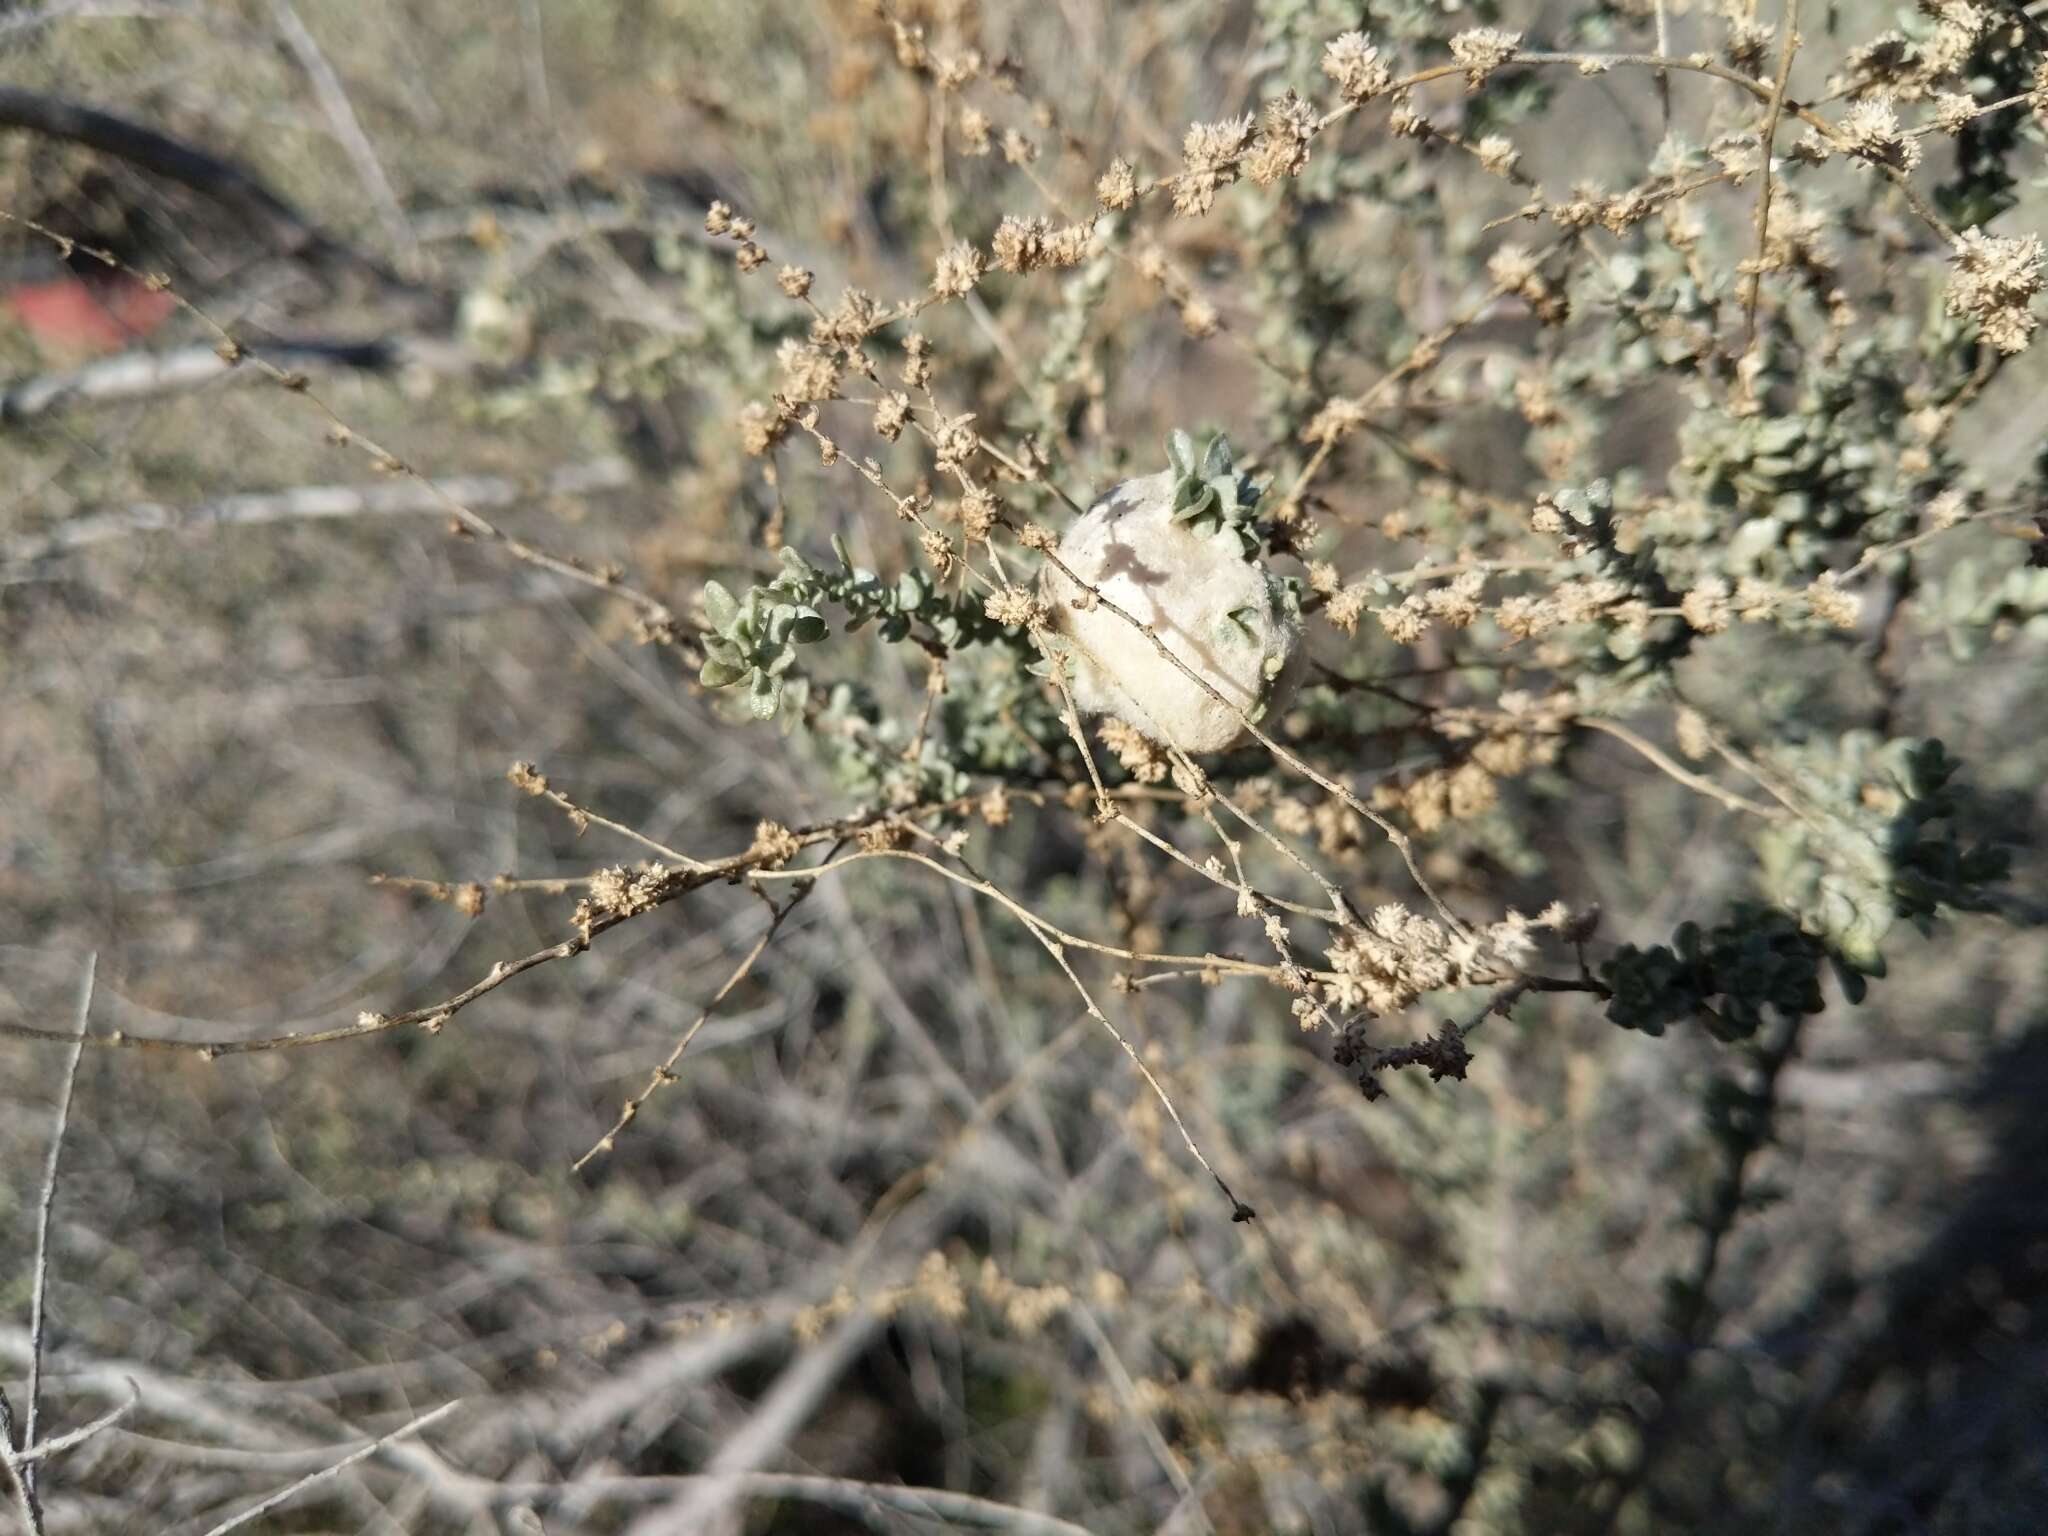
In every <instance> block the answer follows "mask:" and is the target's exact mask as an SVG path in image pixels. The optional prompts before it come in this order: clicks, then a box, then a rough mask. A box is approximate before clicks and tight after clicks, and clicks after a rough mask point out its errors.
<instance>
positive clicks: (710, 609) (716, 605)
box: [704, 581, 740, 630]
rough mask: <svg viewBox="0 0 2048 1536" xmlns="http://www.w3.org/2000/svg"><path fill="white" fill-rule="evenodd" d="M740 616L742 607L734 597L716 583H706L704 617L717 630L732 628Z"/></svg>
mask: <svg viewBox="0 0 2048 1536" xmlns="http://www.w3.org/2000/svg"><path fill="white" fill-rule="evenodd" d="M739 616H740V605H739V604H738V603H737V602H736V601H734V599H733V595H732V594H731V593H730V592H728V591H726V590H725V587H724V586H723V585H722V584H721V583H719V582H716V581H707V582H705V583H704V617H705V618H707V619H709V620H710V621H711V627H712V628H713V629H716V630H728V629H731V628H732V624H733V620H734V619H737V618H738V617H739Z"/></svg>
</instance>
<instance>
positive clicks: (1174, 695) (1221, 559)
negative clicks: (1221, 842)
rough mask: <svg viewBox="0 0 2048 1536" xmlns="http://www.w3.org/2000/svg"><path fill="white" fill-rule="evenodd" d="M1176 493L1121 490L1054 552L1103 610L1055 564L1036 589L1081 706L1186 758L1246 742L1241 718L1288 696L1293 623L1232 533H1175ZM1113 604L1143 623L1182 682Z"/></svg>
mask: <svg viewBox="0 0 2048 1536" xmlns="http://www.w3.org/2000/svg"><path fill="white" fill-rule="evenodd" d="M1173 488H1174V476H1173V474H1172V472H1171V471H1169V472H1166V473H1163V474H1157V475H1146V476H1142V477H1141V478H1138V479H1135V480H1126V481H1124V482H1123V483H1122V484H1121V485H1119V486H1117V487H1115V489H1113V490H1111V491H1110V492H1109V493H1108V494H1107V495H1106V496H1104V497H1103V498H1102V499H1101V500H1099V501H1098V502H1096V503H1095V505H1094V506H1093V507H1091V508H1090V509H1089V510H1088V512H1087V514H1086V515H1085V516H1084V517H1082V518H1081V520H1080V521H1079V522H1077V523H1075V524H1074V526H1073V527H1072V528H1070V529H1068V530H1067V534H1066V537H1065V538H1063V539H1062V540H1061V541H1060V545H1059V561H1060V564H1061V565H1064V566H1065V567H1066V568H1067V569H1068V570H1070V571H1072V572H1073V573H1074V575H1075V576H1076V577H1077V578H1079V579H1080V581H1082V582H1084V583H1086V584H1087V585H1088V586H1090V587H1093V588H1094V589H1095V590H1096V591H1097V592H1099V593H1100V594H1101V596H1102V597H1103V598H1105V599H1107V600H1108V601H1107V602H1106V603H1102V602H1089V601H1088V599H1087V596H1086V594H1085V593H1084V591H1083V590H1082V589H1081V588H1079V587H1077V586H1076V585H1075V584H1074V582H1072V581H1070V580H1068V578H1067V577H1066V576H1065V575H1064V574H1062V572H1061V571H1060V569H1059V567H1058V566H1055V565H1053V564H1050V563H1048V564H1047V566H1046V568H1045V574H1044V578H1043V582H1044V591H1045V596H1046V598H1047V600H1048V602H1050V604H1051V605H1052V609H1053V614H1054V621H1055V623H1056V624H1057V625H1058V626H1059V628H1060V630H1061V632H1062V633H1063V635H1064V636H1065V637H1066V639H1067V641H1068V648H1069V653H1070V655H1071V657H1072V661H1073V677H1072V682H1071V684H1070V686H1071V688H1072V691H1073V695H1074V702H1075V703H1076V704H1077V705H1079V706H1080V707H1081V708H1082V709H1083V710H1086V711H1087V712H1088V713H1090V714H1102V715H1112V716H1114V717H1115V718H1117V719H1119V720H1121V721H1123V722H1124V723H1125V724H1127V725H1129V726H1131V727H1133V728H1134V729H1136V730H1139V731H1142V732H1143V733H1144V734H1145V735H1146V736H1148V737H1150V738H1151V739H1153V740H1154V741H1160V742H1165V743H1168V744H1170V745H1172V746H1176V747H1179V748H1180V749H1181V750H1182V751H1184V752H1220V751H1222V750H1223V749H1224V748H1226V747H1229V746H1232V745H1234V744H1235V743H1236V742H1237V741H1238V740H1239V739H1240V738H1241V737H1242V736H1243V735H1244V733H1245V732H1244V717H1247V716H1248V717H1250V718H1251V719H1252V720H1254V721H1256V720H1258V719H1259V718H1260V717H1261V716H1262V715H1264V714H1265V713H1266V712H1267V711H1269V710H1271V709H1273V708H1275V707H1276V706H1278V705H1280V704H1282V703H1284V702H1285V700H1286V699H1287V697H1288V696H1289V695H1290V694H1292V692H1293V690H1294V685H1295V683H1296V681H1297V680H1298V676H1299V672H1300V651H1301V621H1300V617H1299V614H1298V612H1297V610H1296V606H1295V604H1294V603H1293V602H1292V601H1291V600H1290V594H1289V593H1288V590H1287V588H1286V587H1285V586H1283V585H1282V583H1281V582H1280V581H1279V580H1278V578H1276V577H1275V576H1273V574H1272V573H1271V572H1270V571H1268V570H1267V568H1266V567H1265V566H1264V565H1263V564H1261V563H1259V562H1257V561H1255V560H1248V559H1246V558H1245V554H1244V547H1243V545H1242V543H1241V542H1240V540H1239V539H1238V537H1237V535H1236V534H1235V533H1234V532H1232V531H1230V530H1228V529H1222V530H1215V531H1203V530H1200V529H1197V528H1196V527H1193V526H1191V525H1190V524H1188V523H1186V522H1177V521H1175V519H1174V508H1173ZM1111 603H1113V604H1115V605H1116V607H1117V608H1120V609H1122V610H1123V612H1124V613H1126V614H1129V615H1131V617H1132V618H1135V619H1137V620H1139V621H1140V623H1144V624H1149V625H1151V626H1152V629H1153V632H1154V634H1156V635H1157V637H1158V639H1159V641H1160V643H1161V644H1163V645H1164V646H1165V647H1166V649H1167V650H1169V651H1171V652H1172V653H1173V655H1174V656H1176V657H1178V658H1179V659H1180V661H1181V662H1183V663H1184V664H1185V665H1186V667H1187V669H1188V671H1187V672H1184V671H1182V670H1181V669H1180V668H1179V667H1176V666H1175V665H1174V664H1173V662H1171V661H1169V660H1168V659H1167V658H1166V657H1164V656H1162V655H1160V654H1159V650H1158V647H1156V646H1155V645H1154V644H1153V642H1152V639H1151V638H1149V637H1148V636H1146V635H1145V634H1144V633H1143V632H1141V631H1140V630H1139V629H1138V627H1137V626H1136V625H1134V624H1132V623H1130V622H1129V620H1127V619H1125V618H1123V617H1121V616H1120V615H1118V614H1117V613H1115V612H1112V611H1111V609H1110V607H1109V606H1108V605H1109V604H1111ZM1081 604H1086V606H1085V607H1083V606H1081ZM1189 672H1192V673H1193V674H1194V676H1193V677H1190V676H1189V675H1188V673H1189ZM1197 678H1199V679H1200V681H1199V682H1198V681H1196V679H1197ZM1203 684H1207V685H1208V686H1207V687H1204V686H1203ZM1210 689H1214V690H1215V693H1214V694H1212V693H1211V692H1210V691H1209V690H1210ZM1219 694H1220V695H1221V698H1218V697H1217V696H1216V695H1219Z"/></svg>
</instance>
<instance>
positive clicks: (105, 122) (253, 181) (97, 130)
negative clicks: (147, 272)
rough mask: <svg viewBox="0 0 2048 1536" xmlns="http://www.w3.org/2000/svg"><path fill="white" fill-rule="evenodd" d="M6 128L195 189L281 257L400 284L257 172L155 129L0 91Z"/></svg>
mask: <svg viewBox="0 0 2048 1536" xmlns="http://www.w3.org/2000/svg"><path fill="white" fill-rule="evenodd" d="M5 128H14V129H19V130H21V131H23V132H27V133H39V134H42V135H44V136H45V137H47V138H52V139H63V140H65V141H66V142H68V143H72V144H82V145H84V146H85V147H86V148H88V149H95V150H98V151H99V152H100V153H102V154H105V155H111V156H113V157H114V158H115V159H117V160H124V161H126V162H127V163H128V164H130V165H132V166H134V167H136V168H137V169H138V170H142V171H147V172H148V173H149V174H150V175H152V176H160V177H162V178H163V179H164V180H166V181H172V182H176V183H177V184H178V185H180V186H183V187H189V188H191V189H192V190H193V191H194V192H197V193H199V194H201V195H202V196H204V197H207V198H210V199H212V200H213V201H214V202H215V203H218V204H219V205H220V206H221V207H223V208H225V209H227V210H228V211H230V212H232V213H235V214H238V215H240V216H241V217H242V218H243V219H244V220H245V221H246V222H247V223H248V225H249V228H250V230H251V231H252V232H253V233H255V234H256V235H258V236H259V237H260V238H261V239H262V240H263V241H264V243H265V244H267V245H269V246H271V247H272V248H273V249H275V250H276V251H277V252H278V253H279V254H282V255H287V256H296V257H299V258H302V259H304V260H307V261H311V262H314V263H316V264H319V265H344V266H354V267H359V268H362V269H364V270H366V271H369V272H372V273H374V274H376V276H377V277H378V278H380V279H381V280H383V281H386V282H390V283H398V282H399V279H398V277H397V275H396V274H395V273H392V272H390V271H388V270H386V269H385V268H384V266H383V265H382V264H381V263H379V262H377V261H376V260H374V259H373V258H371V257H369V256H365V255H363V254H362V253H361V252H359V251H356V250H353V249H351V248H350V247H349V246H347V245H344V244H342V243H341V242H340V241H338V240H335V239H333V238H332V237H331V236H329V235H327V234H325V233H323V232H322V231H321V230H320V229H318V228H317V227H316V226H314V225H313V224H312V222H311V221H309V220H308V219H307V218H306V217H305V216H304V215H303V214H301V213H300V212H299V211H298V210H297V209H296V208H294V207H292V205H291V204H290V203H288V202H286V201H285V200H284V199H283V198H281V197H279V196H278V195H277V194H276V193H275V192H273V191H271V190H270V188H269V187H267V186H265V185H264V184H263V182H262V181H260V180H258V179H257V177H256V176H255V175H254V174H252V173H251V172H249V171H246V170H244V169H243V168H242V167H241V166H239V165H236V164H235V163H234V162H233V161H231V160H224V159H222V158H220V157H219V156H218V155H213V154H209V153H208V152H207V151H205V150H203V149H197V148H195V147H193V146H192V145H190V144H186V143H184V142H182V141H180V140H178V139H174V138H171V137H169V136H168V135H166V134H162V133H159V132H157V131H156V130H155V129H154V128H145V127H143V126H142V125H141V124H140V123H133V122H130V121H128V119H126V118H123V117H116V116H114V115H113V114H112V113H111V112H102V111H100V110H99V109H98V108H96V107H88V106H82V105H80V104H79V103H78V102H75V101H67V100H65V99H64V98H62V97H60V96H48V95H44V94H43V93H42V92H40V91H26V90H21V89H19V88H17V87H14V86H0V129H5Z"/></svg>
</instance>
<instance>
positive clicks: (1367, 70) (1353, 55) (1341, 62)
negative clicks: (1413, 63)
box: [1323, 32, 1394, 102]
mask: <svg viewBox="0 0 2048 1536" xmlns="http://www.w3.org/2000/svg"><path fill="white" fill-rule="evenodd" d="M1323 73H1324V74H1326V75H1328V76H1329V77H1330V78H1331V79H1332V80H1334V81H1336V82H1337V89H1338V90H1339V91H1341V92H1342V93H1343V95H1344V99H1345V100H1346V101H1349V102H1366V101H1370V100H1372V98H1373V97H1375V96H1377V95H1379V94H1380V92H1382V91H1384V90H1385V89H1386V88H1387V87H1388V86H1389V85H1392V84H1393V82H1394V75H1393V71H1392V70H1390V69H1388V68H1387V62H1386V60H1385V59H1382V58H1381V57H1380V51H1379V49H1377V48H1375V47H1373V45H1372V44H1371V43H1370V42H1368V41H1367V40H1366V36H1365V34H1364V33H1363V32H1346V33H1344V34H1343V35H1342V36H1340V37H1338V38H1337V39H1336V40H1335V41H1333V42H1331V43H1330V44H1329V45H1328V46H1327V47H1326V48H1324V49H1323Z"/></svg>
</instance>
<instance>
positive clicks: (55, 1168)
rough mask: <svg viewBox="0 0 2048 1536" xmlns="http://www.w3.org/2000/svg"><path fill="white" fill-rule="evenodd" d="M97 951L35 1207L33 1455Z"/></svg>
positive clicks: (24, 1444)
mask: <svg viewBox="0 0 2048 1536" xmlns="http://www.w3.org/2000/svg"><path fill="white" fill-rule="evenodd" d="M99 962H100V957H99V954H98V953H97V952H94V953H93V954H90V955H88V956H86V960H85V975H84V977H83V979H81V980H80V982H79V984H78V1026H77V1028H76V1030H75V1031H74V1032H73V1040H72V1045H71V1054H70V1055H69V1056H68V1057H67V1058H66V1060H65V1062H64V1087H63V1089H62V1090H61V1092H60V1093H59V1095H58V1098H57V1123H56V1125H55V1126H54V1127H53V1128H52V1129H51V1132H50V1151H49V1155H48V1157H47V1158H46V1159H45V1160H44V1163H43V1188H42V1193H41V1195H40V1196H39V1197H38V1200H37V1204H36V1256H35V1268H34V1270H33V1272H32V1273H33V1279H32V1281H31V1289H30V1291H29V1302H28V1340H29V1342H28V1405H27V1408H26V1410H25V1413H24V1417H23V1421H22V1433H21V1449H22V1450H23V1451H24V1452H29V1451H33V1450H34V1449H35V1447H36V1442H37V1440H38V1438H39V1436H38V1435H37V1433H36V1432H37V1430H38V1429H39V1428H40V1427H41V1422H42V1408H43V1334H44V1330H45V1329H46V1328H47V1327H48V1325H49V1311H48V1306H47V1300H46V1297H47V1292H48V1290H49V1284H50V1212H51V1210H52V1208H53V1207H54V1206H55V1205H56V1203H57V1180H58V1177H59V1175H60V1173H61V1172H62V1168H63V1162H64V1133H65V1132H66V1131H67V1130H68V1129H69V1128H70V1125H71V1097H72V1093H73V1090H74V1089H75V1088H76V1087H77V1084H78V1062H79V1058H80V1057H82V1056H83V1055H84V1054H85V1035H86V1024H87V1021H88V1020H89V1019H90V1018H91V1016H92V989H93V979H94V977H95V976H96V975H97V974H98V971H99ZM37 1471H38V1469H37V1467H36V1465H35V1463H33V1462H29V1463H28V1464H27V1465H26V1466H25V1468H24V1470H23V1473H22V1482H23V1486H24V1490H25V1492H26V1495H27V1497H28V1500H29V1502H30V1503H34V1502H35V1500H36V1494H37V1488H36V1480H37Z"/></svg>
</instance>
